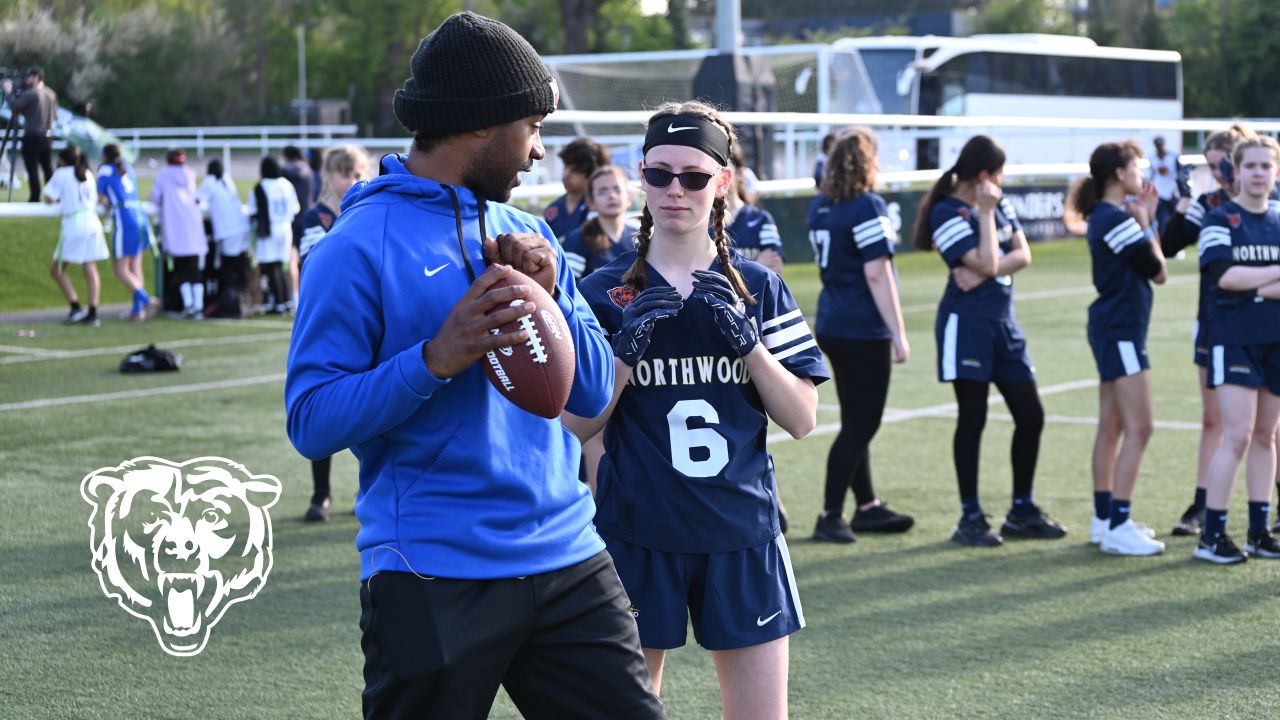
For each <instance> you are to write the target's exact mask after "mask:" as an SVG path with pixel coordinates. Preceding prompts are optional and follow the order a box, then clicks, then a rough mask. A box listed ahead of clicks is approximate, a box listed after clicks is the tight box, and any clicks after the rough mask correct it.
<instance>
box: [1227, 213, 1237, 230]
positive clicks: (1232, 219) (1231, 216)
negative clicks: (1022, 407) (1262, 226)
mask: <svg viewBox="0 0 1280 720" xmlns="http://www.w3.org/2000/svg"><path fill="white" fill-rule="evenodd" d="M1227 222H1229V223H1231V227H1233V228H1238V227H1240V215H1239V213H1229V214H1228V215H1227Z"/></svg>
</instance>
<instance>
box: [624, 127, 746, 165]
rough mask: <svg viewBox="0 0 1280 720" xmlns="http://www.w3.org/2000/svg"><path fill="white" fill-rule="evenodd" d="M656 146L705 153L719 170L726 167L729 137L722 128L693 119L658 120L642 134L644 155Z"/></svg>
mask: <svg viewBox="0 0 1280 720" xmlns="http://www.w3.org/2000/svg"><path fill="white" fill-rule="evenodd" d="M659 145H684V146H685V147H691V148H694V149H696V150H701V151H702V152H704V153H706V154H707V155H708V156H710V157H711V158H712V159H714V160H715V161H716V162H718V163H720V164H721V165H722V166H728V164H729V136H728V135H727V134H725V131H724V128H722V127H720V126H719V125H717V124H715V123H713V122H711V121H710V120H707V119H706V118H702V117H698V116H696V115H668V116H666V117H662V118H658V119H657V120H655V121H654V122H653V124H652V125H650V126H649V130H648V131H647V132H645V134H644V154H645V155H648V154H649V149H650V148H655V147H657V146H659Z"/></svg>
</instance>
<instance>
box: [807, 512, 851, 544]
mask: <svg viewBox="0 0 1280 720" xmlns="http://www.w3.org/2000/svg"><path fill="white" fill-rule="evenodd" d="M813 539H814V540H821V541H823V542H833V543H841V544H843V545H848V544H849V543H851V542H856V541H857V540H858V536H857V535H854V534H853V531H852V530H850V529H849V525H848V524H847V523H845V521H844V518H843V517H841V516H840V515H839V514H836V513H822V514H821V515H819V516H818V523H817V524H816V525H814V526H813Z"/></svg>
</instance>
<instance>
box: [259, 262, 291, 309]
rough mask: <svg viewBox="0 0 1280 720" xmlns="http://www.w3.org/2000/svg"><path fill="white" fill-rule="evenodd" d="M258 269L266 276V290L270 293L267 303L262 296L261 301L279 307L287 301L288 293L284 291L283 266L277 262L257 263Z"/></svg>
mask: <svg viewBox="0 0 1280 720" xmlns="http://www.w3.org/2000/svg"><path fill="white" fill-rule="evenodd" d="M258 271H259V272H260V273H262V275H264V276H265V277H266V278H267V292H269V293H270V294H271V302H269V303H267V299H266V298H265V297H264V298H263V299H262V301H263V302H264V303H266V304H268V305H271V306H275V307H279V306H280V305H283V304H285V303H286V302H289V294H288V292H287V291H286V286H285V280H284V267H283V265H282V264H281V263H278V262H267V263H258Z"/></svg>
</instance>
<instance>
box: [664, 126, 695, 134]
mask: <svg viewBox="0 0 1280 720" xmlns="http://www.w3.org/2000/svg"><path fill="white" fill-rule="evenodd" d="M697 129H698V126H697V125H689V126H687V127H676V126H675V125H668V126H667V132H668V133H673V132H680V131H681V130H697Z"/></svg>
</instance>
